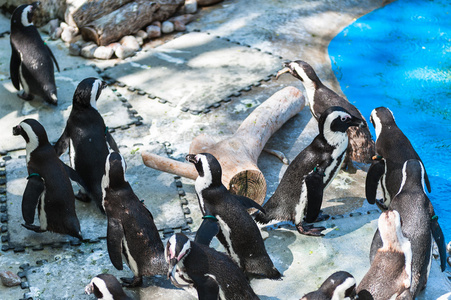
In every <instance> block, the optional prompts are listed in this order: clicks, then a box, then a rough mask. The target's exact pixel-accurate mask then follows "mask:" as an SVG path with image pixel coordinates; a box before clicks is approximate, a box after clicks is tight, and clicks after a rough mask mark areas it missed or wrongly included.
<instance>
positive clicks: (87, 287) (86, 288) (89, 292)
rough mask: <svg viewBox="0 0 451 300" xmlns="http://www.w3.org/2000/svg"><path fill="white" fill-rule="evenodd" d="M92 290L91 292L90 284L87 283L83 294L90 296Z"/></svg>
mask: <svg viewBox="0 0 451 300" xmlns="http://www.w3.org/2000/svg"><path fill="white" fill-rule="evenodd" d="M92 290H93V286H92V283H89V284H88V285H87V286H86V287H85V293H86V294H87V295H91V294H92Z"/></svg>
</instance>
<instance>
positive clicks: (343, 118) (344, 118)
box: [341, 116, 351, 122]
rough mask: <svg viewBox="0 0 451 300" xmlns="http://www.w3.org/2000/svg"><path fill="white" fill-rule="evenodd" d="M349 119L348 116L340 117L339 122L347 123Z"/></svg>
mask: <svg viewBox="0 0 451 300" xmlns="http://www.w3.org/2000/svg"><path fill="white" fill-rule="evenodd" d="M349 119H351V118H350V117H349V116H341V121H342V122H346V121H348V120H349Z"/></svg>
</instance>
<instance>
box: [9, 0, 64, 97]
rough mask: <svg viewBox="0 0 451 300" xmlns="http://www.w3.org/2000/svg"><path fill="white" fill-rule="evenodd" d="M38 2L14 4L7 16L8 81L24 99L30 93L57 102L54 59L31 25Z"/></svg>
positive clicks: (30, 95)
mask: <svg viewBox="0 0 451 300" xmlns="http://www.w3.org/2000/svg"><path fill="white" fill-rule="evenodd" d="M39 5H40V3H39V2H34V3H32V4H30V5H27V4H24V5H21V6H19V7H17V8H16V9H15V10H14V12H13V14H12V17H11V62H10V73H11V81H12V82H13V85H14V87H15V88H16V89H17V90H20V87H21V86H22V88H23V91H21V92H20V93H19V94H18V95H19V97H21V98H22V99H24V100H27V101H30V100H33V98H34V96H39V97H41V98H43V99H44V100H45V101H47V102H48V103H50V104H53V105H57V104H58V97H57V91H56V85H55V75H54V69H53V62H55V65H56V67H57V69H58V71H59V66H58V63H57V62H56V59H55V57H54V56H53V53H52V51H51V50H50V48H49V47H48V46H47V45H46V44H45V43H44V42H43V41H42V38H41V36H40V35H39V32H38V30H37V29H36V27H35V26H34V25H33V22H32V17H33V13H34V11H35V10H36V9H37V8H38V7H39Z"/></svg>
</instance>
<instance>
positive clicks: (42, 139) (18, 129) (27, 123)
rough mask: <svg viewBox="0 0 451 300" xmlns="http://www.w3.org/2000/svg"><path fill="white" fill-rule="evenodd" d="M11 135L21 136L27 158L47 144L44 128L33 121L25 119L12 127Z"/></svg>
mask: <svg viewBox="0 0 451 300" xmlns="http://www.w3.org/2000/svg"><path fill="white" fill-rule="evenodd" d="M13 135H21V136H22V137H23V138H24V140H25V142H26V150H27V156H29V154H30V153H31V152H33V150H35V149H36V148H38V147H39V146H40V145H44V144H47V143H48V142H49V139H48V137H47V132H46V131H45V129H44V126H42V125H41V123H39V122H38V121H36V120H35V119H25V120H23V121H22V122H20V123H19V125H17V126H14V127H13Z"/></svg>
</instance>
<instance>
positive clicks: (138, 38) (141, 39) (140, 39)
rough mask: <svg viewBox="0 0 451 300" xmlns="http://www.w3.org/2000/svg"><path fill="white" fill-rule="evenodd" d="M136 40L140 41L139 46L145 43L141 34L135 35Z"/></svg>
mask: <svg viewBox="0 0 451 300" xmlns="http://www.w3.org/2000/svg"><path fill="white" fill-rule="evenodd" d="M135 39H136V41H137V42H138V45H139V47H141V46H142V45H143V44H144V39H143V38H142V37H140V36H135Z"/></svg>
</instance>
